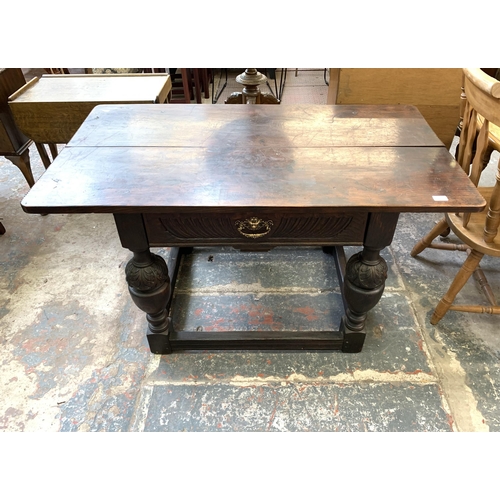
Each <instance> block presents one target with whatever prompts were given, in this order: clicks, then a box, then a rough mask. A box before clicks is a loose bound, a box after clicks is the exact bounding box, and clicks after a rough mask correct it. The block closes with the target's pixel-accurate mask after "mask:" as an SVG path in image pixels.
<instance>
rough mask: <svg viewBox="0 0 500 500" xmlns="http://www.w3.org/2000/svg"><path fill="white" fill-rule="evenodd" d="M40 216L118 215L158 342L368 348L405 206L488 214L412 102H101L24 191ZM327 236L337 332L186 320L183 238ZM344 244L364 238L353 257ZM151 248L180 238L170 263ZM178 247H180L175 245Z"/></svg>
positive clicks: (132, 282)
mask: <svg viewBox="0 0 500 500" xmlns="http://www.w3.org/2000/svg"><path fill="white" fill-rule="evenodd" d="M22 206H23V209H24V210H25V211H26V212H29V213H41V212H44V213H112V214H113V215H114V218H115V221H116V226H117V229H118V233H119V236H120V240H121V243H122V245H123V247H125V248H128V249H130V250H131V252H133V257H132V258H131V260H130V261H129V262H128V264H127V266H126V270H125V275H126V280H127V282H128V288H129V292H130V294H131V296H132V299H133V300H134V302H135V304H136V305H137V306H138V307H139V308H140V309H141V310H143V311H144V312H146V313H147V315H146V318H147V322H148V333H147V337H148V340H149V346H150V348H151V351H152V352H153V353H158V354H165V353H169V352H171V351H172V350H182V349H210V348H213V349H241V348H243V349H342V351H344V352H359V351H360V350H361V348H362V346H363V342H364V338H365V333H364V324H365V319H366V315H367V313H368V311H369V310H370V309H372V308H373V307H374V306H375V305H376V304H377V303H378V301H379V299H380V297H381V296H382V293H383V290H384V284H385V280H386V276H387V265H386V263H385V261H384V259H383V258H382V257H381V256H380V251H381V250H382V249H383V248H384V247H386V246H387V245H390V243H391V241H392V238H393V235H394V231H395V229H396V224H397V221H398V216H399V214H400V213H401V212H446V211H453V210H460V211H471V212H473V211H480V210H482V209H483V207H484V206H485V201H484V199H483V198H482V197H481V196H480V195H479V193H478V192H477V190H476V188H475V187H474V186H473V184H472V183H471V182H470V181H469V179H468V178H467V176H466V175H465V173H464V172H463V170H462V169H461V168H460V167H459V166H458V164H457V163H456V162H455V160H454V159H453V157H452V156H451V155H450V154H449V152H448V151H447V150H446V148H445V147H444V145H443V144H442V143H441V141H440V140H439V139H438V138H437V137H436V135H435V134H434V132H433V131H432V130H431V128H430V127H429V126H428V124H427V123H426V121H425V120H424V119H423V117H422V115H421V114H420V113H419V112H418V110H417V109H416V108H415V107H413V106H385V105H384V106H354V105H352V106H351V105H344V106H328V105H322V106H311V105H293V106H292V105H289V106H286V105H280V106H265V105H261V106H250V105H240V106H238V105H233V106H229V105H226V106H225V105H189V104H180V105H178V106H154V105H135V106H127V105H124V106H121V105H116V106H97V107H96V108H95V109H94V110H93V111H92V112H91V113H90V115H89V116H88V118H87V119H86V120H85V122H84V124H83V125H82V127H81V128H80V129H79V131H78V132H77V133H76V135H75V136H74V137H73V139H72V140H71V141H70V143H69V144H68V146H67V147H66V148H65V149H64V150H63V151H62V152H61V154H60V155H59V156H58V157H57V159H56V160H55V161H54V163H53V164H52V166H51V168H50V169H48V170H47V171H46V172H45V173H44V174H43V176H42V177H41V178H40V180H39V181H38V182H37V183H36V184H35V186H34V187H33V188H32V189H31V191H30V192H29V193H28V194H27V196H26V197H25V198H24V200H23V201H22ZM280 245H309V246H310V245H317V246H321V247H323V248H324V250H325V251H327V252H330V253H332V255H333V256H334V258H335V260H336V264H337V270H338V276H339V281H340V283H341V290H342V296H343V300H344V305H345V312H344V314H343V317H342V318H341V319H340V321H339V322H340V326H339V330H338V331H334V332H331V331H328V332H281V331H272V332H260V331H249V332H210V333H207V332H187V331H175V330H174V328H173V325H172V320H171V317H170V301H171V297H172V292H173V287H174V286H175V277H176V274H177V269H178V265H179V261H180V255H181V254H182V250H183V249H189V248H192V247H194V246H233V247H235V248H239V249H241V250H246V251H267V250H270V249H272V248H273V247H276V246H280ZM344 245H356V246H360V247H362V249H361V251H360V252H359V253H357V254H355V255H354V256H352V257H351V258H350V259H349V261H348V262H347V263H346V262H345V256H344V253H343V248H342V247H343V246H344ZM151 247H172V249H173V251H172V252H171V254H170V255H171V257H170V261H169V263H168V264H167V263H166V262H165V261H164V259H163V258H161V257H160V256H158V255H156V254H154V253H152V252H151V251H150V248H151ZM174 250H176V251H174Z"/></svg>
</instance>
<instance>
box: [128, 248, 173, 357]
mask: <svg viewBox="0 0 500 500" xmlns="http://www.w3.org/2000/svg"><path fill="white" fill-rule="evenodd" d="M125 278H126V280H127V283H128V290H129V292H130V295H131V297H132V300H133V301H134V303H135V305H136V306H137V307H138V308H139V309H141V310H142V311H144V312H145V313H146V319H147V321H148V333H147V338H148V342H149V347H150V349H151V352H152V353H154V354H167V353H169V352H171V348H170V342H169V338H168V336H169V334H170V330H171V324H170V323H171V321H170V318H169V317H168V312H167V304H168V301H169V299H170V278H169V275H168V268H167V264H166V262H165V260H164V259H163V258H162V257H160V256H159V255H156V254H153V253H151V252H150V251H149V249H148V250H144V251H140V252H134V256H133V257H132V259H130V260H129V262H128V263H127V267H126V268H125Z"/></svg>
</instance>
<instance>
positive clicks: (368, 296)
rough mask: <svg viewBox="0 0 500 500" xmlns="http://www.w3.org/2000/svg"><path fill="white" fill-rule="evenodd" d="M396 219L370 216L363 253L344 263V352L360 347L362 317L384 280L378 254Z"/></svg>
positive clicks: (380, 291) (384, 268)
mask: <svg viewBox="0 0 500 500" xmlns="http://www.w3.org/2000/svg"><path fill="white" fill-rule="evenodd" d="M398 217H399V214H398V213H384V214H382V213H379V214H377V213H375V214H370V217H369V222H368V227H367V231H366V235H365V239H364V242H363V250H362V251H361V252H359V253H357V254H355V255H353V256H352V257H351V258H350V259H349V260H348V262H347V264H346V272H345V280H344V285H343V286H344V289H343V297H344V300H345V303H346V305H347V307H346V311H345V314H344V316H343V318H342V321H341V323H340V331H341V332H342V333H343V334H344V342H343V346H342V351H344V352H360V351H361V349H362V347H363V343H364V340H365V336H366V334H365V332H364V329H365V321H366V315H367V313H368V311H370V310H371V309H373V308H374V307H375V306H376V305H377V303H378V301H379V300H380V298H381V297H382V294H383V292H384V287H385V281H386V279H387V263H386V262H385V260H384V259H383V258H382V257H381V256H380V251H381V250H382V249H384V248H385V247H386V246H388V245H390V244H391V242H392V238H393V236H394V232H395V230H396V225H397V221H398Z"/></svg>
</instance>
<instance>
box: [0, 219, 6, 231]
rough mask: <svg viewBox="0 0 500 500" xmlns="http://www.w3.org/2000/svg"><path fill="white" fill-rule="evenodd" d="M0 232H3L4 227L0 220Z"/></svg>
mask: <svg viewBox="0 0 500 500" xmlns="http://www.w3.org/2000/svg"><path fill="white" fill-rule="evenodd" d="M0 234H5V227H4V225H3V224H2V223H1V222H0Z"/></svg>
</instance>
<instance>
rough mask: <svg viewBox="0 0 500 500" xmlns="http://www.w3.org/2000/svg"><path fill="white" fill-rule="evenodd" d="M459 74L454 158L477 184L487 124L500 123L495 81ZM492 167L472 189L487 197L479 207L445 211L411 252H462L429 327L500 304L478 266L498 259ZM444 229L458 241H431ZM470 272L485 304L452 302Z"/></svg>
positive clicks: (498, 205) (498, 186) (499, 184)
mask: <svg viewBox="0 0 500 500" xmlns="http://www.w3.org/2000/svg"><path fill="white" fill-rule="evenodd" d="M463 72H464V82H465V95H466V102H465V110H464V117H463V125H462V132H461V134H460V143H459V150H458V158H457V161H458V163H459V164H460V165H461V166H462V169H463V170H464V171H465V172H466V173H468V175H469V178H470V180H471V181H472V182H473V183H474V185H476V186H478V184H479V180H480V178H481V174H482V173H483V172H484V168H483V163H484V157H485V154H486V153H487V151H488V147H489V129H490V127H491V126H492V125H496V126H499V125H500V82H499V81H498V80H496V79H495V78H492V77H491V76H489V75H487V74H486V73H485V72H484V71H482V70H480V69H479V68H477V69H476V68H474V69H464V70H463ZM478 115H480V116H481V117H482V118H483V119H482V122H481V124H480V129H479V135H477V138H476V133H477V127H478V121H477V117H478ZM497 168H498V171H497V173H496V182H495V184H494V185H493V186H489V187H482V186H480V187H478V189H479V192H480V193H481V194H482V196H483V197H484V198H485V199H486V201H487V206H486V208H485V210H483V211H482V212H480V213H476V214H472V215H471V214H464V213H462V214H455V213H447V214H446V215H445V217H444V218H443V219H442V220H441V221H440V222H438V223H437V224H436V226H435V227H434V228H433V229H432V230H431V231H430V232H429V233H428V234H427V236H425V237H424V238H422V240H421V241H419V242H418V243H417V244H416V245H415V247H414V248H413V250H412V251H411V255H412V257H415V256H416V255H418V254H419V253H420V252H422V250H424V249H425V248H428V247H429V248H438V249H442V250H462V251H465V252H467V259H466V260H465V263H464V264H463V266H462V267H461V269H460V270H459V272H458V273H457V275H456V277H455V279H454V280H453V282H452V284H451V285H450V288H449V289H448V291H447V292H446V294H445V295H444V297H443V298H442V299H441V301H440V302H439V304H438V305H437V307H436V309H435V311H434V314H433V315H432V318H431V324H433V325H435V324H437V323H438V322H439V321H440V320H441V319H442V318H443V316H444V315H445V314H446V312H447V311H448V310H454V311H463V312H474V313H489V314H500V306H498V304H497V302H496V299H495V297H494V295H493V292H492V289H491V286H490V285H489V284H488V281H487V280H486V277H485V276H484V273H483V272H482V270H481V269H480V267H479V264H480V261H481V259H482V258H483V256H484V255H491V256H493V257H500V236H498V227H499V225H500V164H499V165H498V166H497ZM448 228H451V230H452V231H453V232H454V233H455V234H456V235H457V236H458V238H460V240H461V241H462V242H463V244H461V245H454V244H447V243H438V242H433V240H434V239H435V238H437V237H438V236H439V235H441V234H445V233H446V231H447V230H448ZM472 274H474V275H475V277H476V278H477V279H478V281H479V284H480V286H481V288H482V290H483V291H484V293H485V295H486V297H487V299H488V302H489V304H490V305H489V306H484V305H476V304H472V305H453V302H454V300H455V297H456V296H457V294H458V292H460V290H461V289H462V288H463V286H464V285H465V283H466V282H467V280H468V279H469V278H470V276H471V275H472Z"/></svg>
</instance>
